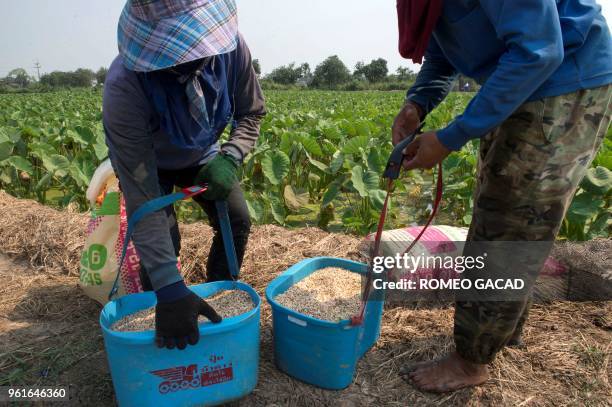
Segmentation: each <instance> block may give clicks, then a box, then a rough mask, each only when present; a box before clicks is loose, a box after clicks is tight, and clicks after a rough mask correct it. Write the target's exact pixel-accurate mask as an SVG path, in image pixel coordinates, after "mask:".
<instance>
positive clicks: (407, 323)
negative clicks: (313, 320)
mask: <svg viewBox="0 0 612 407" xmlns="http://www.w3.org/2000/svg"><path fill="white" fill-rule="evenodd" d="M5 197H6V195H4V196H3V193H2V192H1V191H0V211H1V212H2V213H3V215H2V217H1V219H0V251H2V252H4V253H10V255H11V257H10V258H9V257H7V256H5V255H0V281H2V285H1V286H0V385H8V384H11V385H22V386H25V385H44V386H53V385H64V386H65V385H70V386H71V388H72V392H73V399H72V400H71V402H70V403H68V404H70V405H79V406H80V405H84V406H111V405H115V400H114V396H113V386H112V380H111V378H110V375H109V372H108V368H107V363H106V355H105V352H104V344H103V341H102V334H101V330H100V328H99V325H98V318H99V312H100V306H99V305H98V304H97V303H96V302H95V301H93V300H90V299H89V298H88V297H86V296H85V295H84V294H83V293H82V292H81V291H80V289H79V288H78V286H77V278H78V277H77V276H78V273H77V269H76V265H77V264H78V258H79V253H80V250H81V248H82V241H83V240H82V238H83V232H82V230H81V229H80V228H81V227H83V226H84V224H85V222H86V215H81V214H71V213H65V212H57V211H53V210H51V211H47V208H44V207H39V206H37V205H36V204H35V203H33V202H31V201H22V200H14V198H10V199H5ZM3 203H4V205H3ZM49 222H53V224H50V223H49ZM181 230H182V234H183V251H182V253H181V254H182V256H181V257H182V259H183V260H184V265H185V268H184V272H185V274H186V278H187V279H188V281H190V282H191V283H195V282H200V281H202V280H203V270H205V265H206V256H207V252H208V247H209V246H210V241H211V239H212V233H211V230H210V228H209V227H208V226H205V225H203V224H193V225H182V226H181ZM46 232H49V233H50V234H45V233H46ZM24 242H25V243H24ZM607 242H608V243H611V242H610V241H607ZM358 245H359V239H358V238H356V237H352V236H346V235H340V234H331V233H326V232H323V231H321V230H319V229H315V228H303V229H293V230H288V229H284V228H281V227H276V226H259V227H254V228H253V231H252V234H251V238H250V240H249V245H248V248H247V254H246V256H245V261H244V265H243V267H242V271H241V279H242V280H243V281H245V282H246V283H248V284H250V285H251V286H252V287H254V289H255V290H256V291H257V292H258V293H259V295H260V296H261V297H262V298H264V290H265V287H266V286H267V284H268V283H269V282H270V281H271V280H272V279H273V278H274V277H276V276H277V275H278V274H279V273H281V272H282V271H284V270H286V269H287V268H288V267H289V266H291V265H293V264H295V263H297V262H298V261H300V260H302V259H304V258H309V257H314V256H321V255H329V256H336V257H344V258H352V259H357V258H358V250H357V248H358ZM599 246H601V245H599ZM599 246H598V247H599ZM607 247H610V245H608V246H607ZM607 253H610V251H609V250H608V251H607ZM452 331H453V307H452V304H449V303H435V304H434V303H428V304H418V305H412V306H388V307H386V308H385V312H384V317H383V323H382V328H381V337H380V339H379V341H378V342H377V344H376V345H375V346H374V347H373V348H372V349H371V350H370V351H369V352H368V353H366V355H365V357H364V358H363V359H362V360H361V361H360V362H359V365H358V369H357V373H356V375H355V378H354V380H353V383H352V384H351V385H350V386H349V387H348V388H346V389H344V390H341V391H329V390H322V389H319V388H316V387H313V386H310V385H308V384H305V383H301V382H299V381H297V380H295V379H292V378H291V377H289V376H287V375H286V374H284V373H282V372H281V371H279V370H278V369H277V368H276V367H275V365H274V357H273V340H272V339H273V336H272V335H273V333H272V320H271V312H270V307H269V306H268V304H267V303H266V301H265V300H264V301H262V308H261V351H260V369H259V382H258V385H257V387H256V389H255V390H254V391H253V393H251V394H250V395H249V396H247V397H245V398H243V399H242V400H239V401H237V402H234V403H232V404H231V405H232V406H272V405H275V406H285V405H291V406H311V405H324V406H362V405H376V406H378V405H380V406H405V405H443V406H453V405H461V406H464V405H471V406H476V405H492V406H493V405H494V406H498V405H504V406H515V405H521V406H540V405H546V406H564V405H593V406H603V405H610V394H612V366H611V365H610V354H611V351H612V301H600V302H568V301H550V302H545V303H540V304H536V305H534V307H533V308H532V311H531V315H530V318H529V320H528V322H527V324H526V327H525V332H524V337H523V339H524V341H525V347H524V348H506V349H504V350H503V351H502V352H501V353H500V354H499V355H498V357H497V359H496V360H495V362H494V363H493V364H492V366H491V376H492V377H491V379H490V380H489V381H488V382H487V383H486V384H484V385H483V386H480V387H478V388H474V389H464V390H460V391H457V392H454V393H450V394H442V395H436V394H428V393H423V392H420V391H418V390H416V389H415V388H414V387H412V386H411V385H410V384H407V383H405V382H404V381H403V380H402V379H401V378H400V377H399V375H398V371H399V368H400V367H401V366H403V365H405V364H409V363H414V362H416V361H421V360H428V359H430V358H434V357H437V356H440V355H442V354H444V353H446V352H447V351H449V350H450V349H452V347H453V336H452ZM54 405H59V404H54Z"/></svg>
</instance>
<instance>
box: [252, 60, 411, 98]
mask: <svg viewBox="0 0 612 407" xmlns="http://www.w3.org/2000/svg"><path fill="white" fill-rule="evenodd" d="M253 67H254V68H255V72H257V73H258V74H261V68H260V65H259V60H254V61H253ZM415 78H416V73H415V72H412V71H411V70H410V68H407V67H399V68H398V69H397V70H396V71H395V73H394V74H389V68H388V66H387V61H386V60H385V59H383V58H378V59H374V60H372V61H371V62H370V63H368V64H366V63H365V62H363V61H360V62H357V64H356V65H355V68H354V69H353V71H352V72H351V71H350V70H349V68H348V67H347V66H346V65H345V64H344V62H342V60H341V59H340V58H339V57H338V56H337V55H332V56H330V57H329V58H327V59H325V60H324V61H323V62H321V63H320V64H319V65H317V66H316V67H315V69H314V71H312V70H311V68H310V65H309V64H308V63H303V64H300V65H298V64H296V63H291V64H289V65H283V66H279V67H277V68H274V69H273V70H272V71H271V72H270V73H269V74H267V75H264V76H262V77H261V82H262V84H263V87H264V88H268V89H275V88H285V87H301V88H314V89H336V90H365V89H383V90H394V89H402V90H405V89H406V88H407V86H409V84H410V83H411V82H414V79H415Z"/></svg>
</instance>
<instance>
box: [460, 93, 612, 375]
mask: <svg viewBox="0 0 612 407" xmlns="http://www.w3.org/2000/svg"><path fill="white" fill-rule="evenodd" d="M611 96H612V85H607V86H603V87H599V88H595V89H588V90H581V91H578V92H573V93H569V94H565V95H561V96H556V97H550V98H546V99H543V100H538V101H534V102H528V103H525V104H524V105H522V106H521V107H520V108H519V109H518V110H517V111H516V112H515V113H514V114H513V115H512V116H510V117H509V118H508V119H507V120H506V121H505V122H504V123H503V124H502V125H501V126H500V127H498V128H497V129H495V130H494V131H493V132H491V133H490V134H488V135H487V136H485V137H484V138H483V139H482V140H481V144H480V157H479V165H478V182H477V187H476V191H475V194H474V212H473V218H472V219H473V220H472V224H471V226H470V230H469V234H468V243H467V244H466V247H467V245H469V242H470V241H474V242H475V241H540V242H541V241H553V240H554V239H555V238H556V236H557V233H558V232H559V228H560V226H561V223H562V221H563V218H564V215H565V212H566V210H567V208H568V206H569V204H570V202H571V199H572V197H573V196H574V193H575V191H576V189H577V187H578V184H579V183H580V181H581V179H582V177H583V176H584V174H585V172H586V169H587V168H588V166H589V165H590V163H591V161H592V160H593V158H594V157H595V155H596V153H597V150H598V149H599V147H600V145H601V143H602V141H603V139H604V137H605V136H606V132H607V129H608V126H609V124H610V114H611V110H610V99H611ZM548 254H549V252H542V253H541V256H542V258H541V261H542V262H543V261H544V259H545V258H546V257H547V256H548ZM530 305H531V302H530V299H529V297H527V298H525V299H524V300H523V301H512V302H499V301H498V302H492V301H477V300H476V301H468V300H464V301H457V303H456V310H455V328H454V334H455V345H456V349H457V352H458V353H459V354H460V355H461V356H462V357H463V358H465V359H467V360H470V361H472V362H474V363H481V364H485V363H490V362H491V361H493V359H494V358H495V355H496V354H497V352H499V351H500V350H501V349H502V348H503V347H504V346H505V345H506V344H507V342H508V341H509V340H510V339H511V338H513V337H515V336H516V335H517V334H520V332H521V331H522V327H523V323H524V322H525V320H526V319H527V314H528V311H529V307H530Z"/></svg>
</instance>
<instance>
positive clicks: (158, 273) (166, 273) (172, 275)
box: [147, 262, 183, 291]
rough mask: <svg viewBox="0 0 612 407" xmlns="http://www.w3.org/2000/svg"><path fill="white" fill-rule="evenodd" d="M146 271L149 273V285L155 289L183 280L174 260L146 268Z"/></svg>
mask: <svg viewBox="0 0 612 407" xmlns="http://www.w3.org/2000/svg"><path fill="white" fill-rule="evenodd" d="M147 272H148V273H149V279H150V280H151V286H152V287H153V289H154V290H155V291H158V290H159V289H161V288H163V287H165V286H167V285H170V284H174V283H176V282H179V281H183V277H181V273H179V271H178V267H177V266H176V262H171V263H166V264H162V265H160V266H159V267H156V268H155V269H153V270H150V271H149V270H147Z"/></svg>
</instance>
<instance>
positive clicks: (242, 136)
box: [221, 115, 263, 162]
mask: <svg viewBox="0 0 612 407" xmlns="http://www.w3.org/2000/svg"><path fill="white" fill-rule="evenodd" d="M262 119H263V115H252V116H246V117H243V118H241V119H239V120H237V123H236V126H235V127H233V128H232V131H231V134H230V138H229V140H228V141H227V142H226V143H224V144H223V145H222V146H221V150H222V151H224V152H226V153H228V154H230V155H231V156H233V157H234V158H236V159H237V160H238V161H239V162H242V161H244V159H245V157H246V156H247V155H248V154H249V153H250V152H251V150H253V148H254V147H255V143H256V142H257V139H258V138H259V129H260V127H261V120H262Z"/></svg>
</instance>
